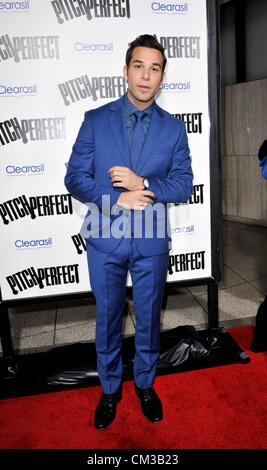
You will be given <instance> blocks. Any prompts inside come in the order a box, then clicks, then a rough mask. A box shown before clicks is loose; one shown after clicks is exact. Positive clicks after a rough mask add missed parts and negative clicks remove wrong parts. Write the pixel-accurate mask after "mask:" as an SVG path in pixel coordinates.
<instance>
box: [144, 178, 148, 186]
mask: <svg viewBox="0 0 267 470" xmlns="http://www.w3.org/2000/svg"><path fill="white" fill-rule="evenodd" d="M144 187H145V188H146V189H148V188H149V182H148V180H147V179H146V178H145V179H144Z"/></svg>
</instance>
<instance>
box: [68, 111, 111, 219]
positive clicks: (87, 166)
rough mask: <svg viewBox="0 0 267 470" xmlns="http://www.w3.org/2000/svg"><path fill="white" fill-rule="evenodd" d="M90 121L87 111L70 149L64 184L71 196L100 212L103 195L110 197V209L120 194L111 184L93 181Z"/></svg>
mask: <svg viewBox="0 0 267 470" xmlns="http://www.w3.org/2000/svg"><path fill="white" fill-rule="evenodd" d="M91 119H92V116H91V111H87V112H86V113H85V115H84V121H83V123H82V125H81V128H80V130H79V133H78V136H77V139H76V142H75V144H74V146H73V149H72V154H71V156H70V159H69V163H68V168H67V173H66V176H65V180H64V182H65V186H66V188H67V190H68V191H69V192H70V193H71V195H72V196H74V197H76V198H78V199H79V200H81V201H82V202H85V203H86V202H88V203H90V202H91V203H92V202H93V203H94V204H97V206H98V207H99V209H100V210H101V208H102V196H103V195H106V196H109V197H110V207H112V206H113V205H114V204H116V202H117V199H118V197H119V195H120V192H119V191H118V190H115V189H114V188H113V187H112V185H111V184H110V185H105V184H102V183H99V182H98V181H95V179H94V154H95V141H94V134H93V129H92V125H91Z"/></svg>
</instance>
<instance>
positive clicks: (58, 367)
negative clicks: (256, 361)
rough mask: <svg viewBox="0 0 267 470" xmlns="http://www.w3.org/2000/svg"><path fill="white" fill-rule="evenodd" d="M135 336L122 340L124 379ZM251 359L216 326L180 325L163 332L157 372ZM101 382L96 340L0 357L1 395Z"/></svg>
mask: <svg viewBox="0 0 267 470" xmlns="http://www.w3.org/2000/svg"><path fill="white" fill-rule="evenodd" d="M133 357H134V337H129V338H124V339H123V344H122V358H123V369H124V379H125V380H128V379H132V378H133V374H132V364H133ZM249 361H250V358H249V357H248V355H247V354H246V352H244V351H243V350H242V349H241V348H240V346H239V345H238V344H237V343H236V341H235V340H234V339H233V338H232V336H231V335H230V334H229V333H228V332H227V331H225V330H222V329H220V328H218V329H213V330H210V331H209V330H202V331H196V330H195V329H194V327H192V326H181V327H177V328H174V329H173V330H168V331H164V332H162V333H161V354H160V360H159V365H158V375H164V374H172V373H176V372H185V371H190V370H196V369H202V368H207V367H217V366H223V365H227V364H232V363H235V362H241V363H248V362H249ZM96 384H99V379H98V374H97V371H96V353H95V344H94V343H76V344H71V345H67V346H60V347H57V348H53V349H51V350H49V351H48V352H45V353H35V354H26V355H19V356H15V357H10V358H2V359H1V360H0V398H1V399H3V398H12V397H17V396H24V395H33V394H37V393H46V392H52V391H59V390H66V389H70V388H77V387H86V386H90V385H96Z"/></svg>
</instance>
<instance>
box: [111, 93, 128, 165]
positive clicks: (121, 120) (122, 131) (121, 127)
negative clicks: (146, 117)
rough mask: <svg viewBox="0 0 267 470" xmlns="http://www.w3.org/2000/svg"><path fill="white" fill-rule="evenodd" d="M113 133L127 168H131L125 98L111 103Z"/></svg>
mask: <svg viewBox="0 0 267 470" xmlns="http://www.w3.org/2000/svg"><path fill="white" fill-rule="evenodd" d="M109 121H110V126H111V131H112V134H113V137H114V140H115V142H116V145H117V148H118V150H119V152H120V154H121V157H122V159H123V161H124V162H125V166H127V167H128V168H131V159H130V152H129V145H128V140H127V136H126V126H125V117H124V109H123V97H122V98H120V99H119V100H117V101H114V102H112V103H111V112H110V116H109Z"/></svg>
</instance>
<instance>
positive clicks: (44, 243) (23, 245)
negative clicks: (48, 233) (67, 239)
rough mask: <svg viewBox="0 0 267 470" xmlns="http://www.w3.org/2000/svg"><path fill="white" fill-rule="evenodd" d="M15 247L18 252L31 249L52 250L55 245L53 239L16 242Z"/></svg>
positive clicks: (20, 240) (19, 240)
mask: <svg viewBox="0 0 267 470" xmlns="http://www.w3.org/2000/svg"><path fill="white" fill-rule="evenodd" d="M14 244H15V247H16V249H17V250H25V249H29V248H51V246H52V245H53V241H52V238H51V237H49V238H41V239H37V240H23V239H18V240H15V243H14Z"/></svg>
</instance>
